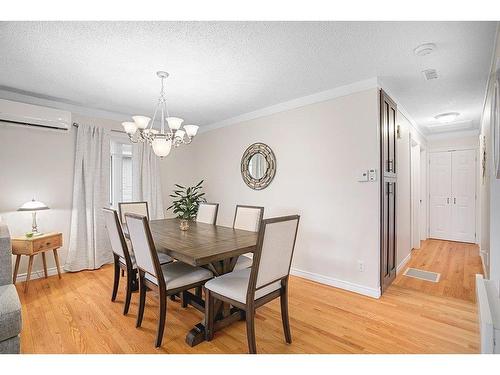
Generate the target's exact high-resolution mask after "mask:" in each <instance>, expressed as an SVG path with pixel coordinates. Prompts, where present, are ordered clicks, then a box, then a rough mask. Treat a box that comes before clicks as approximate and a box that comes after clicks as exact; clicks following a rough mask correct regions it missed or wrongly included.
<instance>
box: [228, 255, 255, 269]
mask: <svg viewBox="0 0 500 375" xmlns="http://www.w3.org/2000/svg"><path fill="white" fill-rule="evenodd" d="M252 263H253V259H252V258H250V257H248V256H246V255H240V256H239V257H238V260H237V261H236V264H235V265H234V270H233V271H240V270H244V269H245V268H250V267H252Z"/></svg>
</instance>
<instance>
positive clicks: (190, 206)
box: [167, 180, 206, 230]
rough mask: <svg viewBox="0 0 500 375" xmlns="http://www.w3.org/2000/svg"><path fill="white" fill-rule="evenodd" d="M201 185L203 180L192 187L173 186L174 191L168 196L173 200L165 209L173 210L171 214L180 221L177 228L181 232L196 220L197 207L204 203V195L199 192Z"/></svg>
mask: <svg viewBox="0 0 500 375" xmlns="http://www.w3.org/2000/svg"><path fill="white" fill-rule="evenodd" d="M202 184H203V180H201V181H200V182H198V183H197V184H196V185H195V186H192V187H184V186H181V185H179V184H175V187H176V190H174V192H173V193H172V194H170V197H172V198H174V201H173V202H172V205H171V206H170V207H168V208H167V211H168V210H170V209H173V213H174V214H176V215H177V218H178V219H181V223H180V226H179V227H180V229H181V230H188V229H189V221H190V220H193V219H194V218H196V214H197V213H198V206H199V205H200V203H202V202H206V199H205V198H204V197H203V196H204V195H205V193H203V192H202V191H201V190H202V189H203V186H202Z"/></svg>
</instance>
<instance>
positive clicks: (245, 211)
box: [233, 204, 264, 270]
mask: <svg viewBox="0 0 500 375" xmlns="http://www.w3.org/2000/svg"><path fill="white" fill-rule="evenodd" d="M263 216H264V207H259V206H244V205H240V204H239V205H237V206H236V210H235V212H234V220H233V228H234V229H242V230H248V231H251V232H258V231H259V226H260V222H261V221H262V217H263ZM252 257H253V254H251V253H247V254H243V255H240V256H239V257H238V259H237V261H236V264H235V266H234V270H242V269H245V268H249V267H252Z"/></svg>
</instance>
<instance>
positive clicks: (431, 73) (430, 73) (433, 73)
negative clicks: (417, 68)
mask: <svg viewBox="0 0 500 375" xmlns="http://www.w3.org/2000/svg"><path fill="white" fill-rule="evenodd" d="M422 74H423V75H424V78H425V80H426V81H430V80H431V79H438V73H437V70H436V69H425V70H423V71H422Z"/></svg>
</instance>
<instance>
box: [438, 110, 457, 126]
mask: <svg viewBox="0 0 500 375" xmlns="http://www.w3.org/2000/svg"><path fill="white" fill-rule="evenodd" d="M459 115H460V113H458V112H447V113H441V114H440V115H437V116H434V118H435V119H436V120H438V121H439V122H440V123H442V124H447V123H449V122H453V121H455V119H456V118H457V117H458V116H459Z"/></svg>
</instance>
